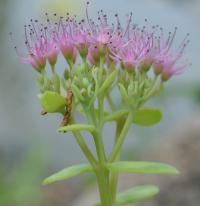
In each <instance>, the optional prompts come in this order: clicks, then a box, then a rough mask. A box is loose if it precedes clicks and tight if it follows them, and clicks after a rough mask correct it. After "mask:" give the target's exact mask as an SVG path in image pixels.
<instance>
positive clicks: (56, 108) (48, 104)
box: [39, 91, 66, 113]
mask: <svg viewBox="0 0 200 206" xmlns="http://www.w3.org/2000/svg"><path fill="white" fill-rule="evenodd" d="M39 99H40V103H41V106H42V108H43V110H44V111H45V112H48V113H55V112H62V111H63V110H64V109H65V107H66V100H65V98H64V97H63V96H61V95H60V94H58V93H56V92H52V91H46V92H45V93H44V94H42V95H39Z"/></svg>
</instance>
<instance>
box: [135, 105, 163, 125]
mask: <svg viewBox="0 0 200 206" xmlns="http://www.w3.org/2000/svg"><path fill="white" fill-rule="evenodd" d="M161 119H162V113H161V111H160V110H159V109H156V108H150V107H144V108H142V109H140V110H138V111H137V112H136V114H135V117H134V119H133V122H134V123H135V124H138V125H141V126H152V125H155V124H157V123H159V122H160V120H161Z"/></svg>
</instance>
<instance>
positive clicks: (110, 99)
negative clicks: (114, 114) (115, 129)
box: [106, 94, 116, 111]
mask: <svg viewBox="0 0 200 206" xmlns="http://www.w3.org/2000/svg"><path fill="white" fill-rule="evenodd" d="M106 99H107V101H108V104H109V106H110V108H111V110H112V111H115V110H116V106H115V104H114V102H113V100H112V98H111V96H110V95H109V94H107V95H106Z"/></svg>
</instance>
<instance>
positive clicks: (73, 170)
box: [42, 164, 93, 185]
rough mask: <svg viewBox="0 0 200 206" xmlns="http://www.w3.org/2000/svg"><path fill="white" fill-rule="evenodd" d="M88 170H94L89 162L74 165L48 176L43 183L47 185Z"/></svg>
mask: <svg viewBox="0 0 200 206" xmlns="http://www.w3.org/2000/svg"><path fill="white" fill-rule="evenodd" d="M88 172H93V168H92V167H91V166H90V165H89V164H80V165H74V166H71V167H68V168H66V169H63V170H61V171H59V172H57V173H55V174H53V175H51V176H49V177H47V178H46V179H45V180H44V181H43V183H42V184H43V185H47V184H51V183H54V182H58V181H61V180H68V179H70V178H72V177H75V176H77V175H80V174H83V173H88Z"/></svg>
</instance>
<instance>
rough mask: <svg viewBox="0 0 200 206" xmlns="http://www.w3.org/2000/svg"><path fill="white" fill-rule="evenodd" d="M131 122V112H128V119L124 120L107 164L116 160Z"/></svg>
mask: <svg viewBox="0 0 200 206" xmlns="http://www.w3.org/2000/svg"><path fill="white" fill-rule="evenodd" d="M132 122H133V112H132V111H130V112H129V114H128V117H127V119H126V122H125V124H124V127H123V129H122V131H121V133H120V135H119V138H118V139H117V142H116V144H115V146H114V149H113V151H112V153H111V155H110V158H109V162H113V161H115V160H116V159H117V158H118V155H119V153H120V151H121V148H122V145H123V142H124V139H125V137H126V135H127V133H128V130H129V128H130V126H131V124H132Z"/></svg>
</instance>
